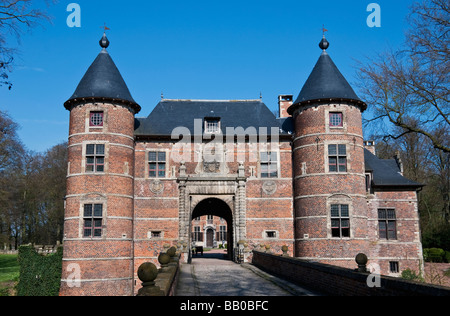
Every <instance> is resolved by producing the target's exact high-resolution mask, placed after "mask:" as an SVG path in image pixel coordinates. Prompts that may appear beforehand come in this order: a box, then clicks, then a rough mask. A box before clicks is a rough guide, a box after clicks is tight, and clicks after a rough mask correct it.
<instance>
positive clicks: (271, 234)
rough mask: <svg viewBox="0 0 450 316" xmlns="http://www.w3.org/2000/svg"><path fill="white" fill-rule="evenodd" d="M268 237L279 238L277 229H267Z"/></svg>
mask: <svg viewBox="0 0 450 316" xmlns="http://www.w3.org/2000/svg"><path fill="white" fill-rule="evenodd" d="M266 238H277V232H276V231H266Z"/></svg>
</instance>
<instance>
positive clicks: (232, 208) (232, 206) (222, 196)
mask: <svg viewBox="0 0 450 316" xmlns="http://www.w3.org/2000/svg"><path fill="white" fill-rule="evenodd" d="M246 180H247V179H246V178H245V176H244V167H243V165H242V164H240V166H239V170H238V174H237V175H220V174H219V175H216V176H211V175H189V176H188V175H187V174H186V166H185V165H184V164H183V163H182V164H181V167H180V176H179V177H178V179H177V182H178V189H179V222H178V223H179V230H178V231H179V240H180V241H181V242H183V243H185V244H186V245H187V247H188V249H191V248H190V247H191V231H192V229H191V225H192V223H191V222H192V219H193V218H194V217H193V214H194V211H195V212H196V214H194V215H196V216H199V215H197V214H202V213H204V215H208V214H207V212H209V211H208V210H207V209H208V208H206V209H205V203H209V202H211V203H215V206H217V207H216V209H218V210H222V212H220V213H221V215H216V216H220V217H222V218H224V219H225V220H227V226H228V231H229V233H230V237H229V242H228V251H229V255H230V257H231V258H233V253H232V252H233V249H234V248H236V247H237V246H238V245H237V242H238V241H239V240H245V239H246V235H247V232H246V209H247V207H246V205H247V202H246ZM224 210H226V211H224ZM211 215H215V214H211ZM188 252H189V254H190V253H191V252H190V251H188ZM190 259H191V256H190V255H188V256H186V257H184V259H183V260H184V261H185V262H190Z"/></svg>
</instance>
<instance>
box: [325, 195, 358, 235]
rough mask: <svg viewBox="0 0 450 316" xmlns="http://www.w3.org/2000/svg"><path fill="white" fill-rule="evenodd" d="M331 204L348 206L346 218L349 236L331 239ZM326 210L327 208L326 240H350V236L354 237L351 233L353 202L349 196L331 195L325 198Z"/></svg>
mask: <svg viewBox="0 0 450 316" xmlns="http://www.w3.org/2000/svg"><path fill="white" fill-rule="evenodd" d="M333 204H339V205H342V204H345V205H348V218H349V221H350V236H349V237H333V235H332V232H331V205H333ZM326 208H327V238H328V239H341V240H342V239H350V238H352V236H354V233H353V227H354V225H353V223H352V222H353V221H352V218H353V213H354V211H353V200H352V198H351V197H350V196H348V195H346V194H335V195H332V196H330V197H328V198H327V203H326Z"/></svg>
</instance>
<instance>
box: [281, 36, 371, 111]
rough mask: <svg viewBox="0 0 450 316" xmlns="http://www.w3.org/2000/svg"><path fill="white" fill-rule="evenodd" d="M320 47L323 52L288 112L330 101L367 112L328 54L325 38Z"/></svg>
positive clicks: (327, 44) (364, 105)
mask: <svg viewBox="0 0 450 316" xmlns="http://www.w3.org/2000/svg"><path fill="white" fill-rule="evenodd" d="M319 46H320V48H322V50H323V52H322V54H321V56H320V57H319V60H318V61H317V64H316V66H315V67H314V69H313V71H312V72H311V74H310V76H309V78H308V80H307V81H306V83H305V85H304V86H303V89H302V90H301V92H300V94H299V96H298V98H297V100H296V101H295V102H294V103H293V104H292V106H291V107H290V108H289V109H288V112H289V113H290V114H292V113H293V111H294V109H295V108H297V107H298V106H301V105H306V104H310V103H315V102H322V101H330V100H338V101H347V102H353V103H357V104H358V105H359V106H360V107H361V109H362V110H363V111H364V110H366V109H367V105H366V104H365V103H364V102H363V101H361V100H360V99H359V98H358V96H357V95H356V93H355V91H353V88H352V87H351V86H350V84H349V83H348V82H347V80H346V79H345V78H344V76H343V75H342V74H341V72H340V71H339V69H338V68H337V67H336V65H335V64H334V62H333V60H332V59H331V57H330V56H329V55H328V53H327V52H326V49H327V48H328V47H329V43H328V41H327V40H326V39H325V37H324V38H323V39H322V42H321V43H320V45H319Z"/></svg>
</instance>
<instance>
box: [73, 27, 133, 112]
mask: <svg viewBox="0 0 450 316" xmlns="http://www.w3.org/2000/svg"><path fill="white" fill-rule="evenodd" d="M100 46H101V47H102V48H103V49H102V51H101V52H100V54H99V55H98V56H97V58H96V59H95V60H94V62H93V63H92V65H91V66H90V67H89V69H88V70H87V72H86V74H85V75H84V77H83V78H82V79H81V81H80V83H79V85H78V87H77V89H76V90H75V93H74V94H73V95H72V97H70V99H69V100H68V101H66V103H65V104H64V106H65V107H66V109H68V110H70V109H71V108H72V105H73V104H74V103H75V102H78V101H80V100H93V101H113V102H122V103H124V104H126V105H129V106H130V107H131V108H132V109H133V110H134V111H135V113H138V112H139V111H140V110H141V107H140V106H139V104H137V103H136V101H134V99H133V97H132V96H131V94H130V91H129V90H128V87H127V85H126V83H125V81H124V80H123V78H122V75H121V74H120V72H119V70H118V69H117V67H116V65H115V64H114V61H113V60H112V58H111V56H110V55H109V53H108V51H107V50H106V48H107V47H108V46H109V41H108V39H107V38H106V35H105V34H104V35H103V38H102V39H101V40H100Z"/></svg>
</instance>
